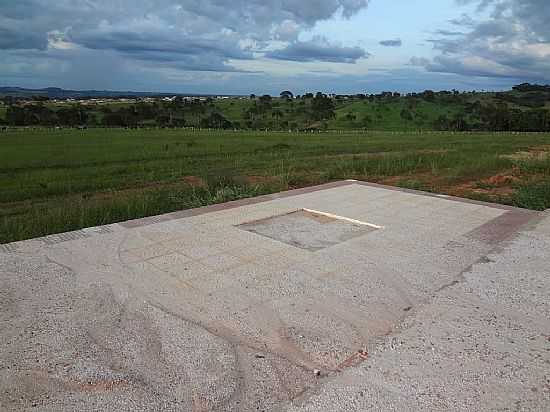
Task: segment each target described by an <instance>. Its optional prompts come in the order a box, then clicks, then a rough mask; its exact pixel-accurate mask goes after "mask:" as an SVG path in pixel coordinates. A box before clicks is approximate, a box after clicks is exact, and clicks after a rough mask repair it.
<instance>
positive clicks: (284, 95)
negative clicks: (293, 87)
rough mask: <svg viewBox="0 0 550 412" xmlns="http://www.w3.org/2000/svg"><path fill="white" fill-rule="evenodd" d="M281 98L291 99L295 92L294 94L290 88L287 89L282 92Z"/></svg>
mask: <svg viewBox="0 0 550 412" xmlns="http://www.w3.org/2000/svg"><path fill="white" fill-rule="evenodd" d="M281 98H282V99H286V100H291V99H293V98H294V94H292V92H291V91H289V90H285V91H283V92H281Z"/></svg>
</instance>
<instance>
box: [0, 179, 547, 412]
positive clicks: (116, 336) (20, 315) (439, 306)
mask: <svg viewBox="0 0 550 412" xmlns="http://www.w3.org/2000/svg"><path fill="white" fill-rule="evenodd" d="M247 202H248V201H247ZM305 208H307V209H312V210H317V211H321V212H323V213H326V215H318V216H314V219H313V220H312V219H311V216H309V215H308V216H306V218H307V219H309V220H305V221H304V220H303V219H298V221H296V222H291V223H288V222H287V221H286V220H285V221H283V224H273V221H272V222H271V223H272V224H270V225H269V226H268V227H267V228H263V229H262V231H264V233H263V234H261V235H260V234H256V233H251V232H250V231H247V230H244V229H246V227H242V226H241V225H243V224H247V223H250V222H256V223H257V222H264V223H265V222H266V221H265V219H269V218H272V217H273V216H276V217H277V216H288V215H287V214H288V213H292V212H296V211H297V210H301V209H305ZM184 212H185V213H183V214H184V215H185V216H182V214H174V215H164V216H160V217H154V218H148V219H144V220H142V221H133V222H124V223H122V224H115V225H109V226H105V227H101V228H90V229H83V230H81V231H77V232H73V233H66V234H60V235H54V236H49V237H47V238H43V239H34V240H30V241H25V242H18V243H14V244H10V245H4V246H3V247H2V248H0V330H1V333H0V410H1V411H4V410H6V411H21V410H29V411H36V410H39V411H74V410H79V411H99V410H100V411H121V410H132V411H161V410H162V411H193V412H206V411H220V412H221V411H223V412H225V411H235V412H248V411H331V412H332V411H367V410H376V411H378V410H381V411H411V410H426V411H439V410H441V411H447V410H456V411H461V410H468V411H478V410H483V411H493V410H494V411H504V410H525V411H546V410H550V381H549V378H550V340H549V339H550V301H549V299H548V298H549V296H550V271H549V269H548V268H549V267H550V256H549V253H548V251H549V250H550V215H546V216H545V217H541V216H540V215H539V214H536V213H531V212H527V211H523V210H518V209H513V208H506V207H502V206H498V205H486V204H479V203H475V202H473V203H472V202H466V201H462V200H459V199H449V198H438V197H436V196H433V195H422V194H419V193H409V192H400V191H396V190H393V189H387V188H382V187H379V186H376V185H375V186H368V185H367V186H363V185H360V184H356V183H353V182H345V183H341V184H331V185H329V186H323V187H321V188H317V189H316V188H313V189H308V190H307V191H302V192H299V193H298V194H296V193H295V194H293V195H292V196H282V195H281V196H272V197H269V198H267V200H264V201H262V202H257V203H255V204H251V203H244V201H243V203H233V204H232V206H231V207H228V206H227V205H221V206H216V207H214V208H210V209H205V210H200V211H184ZM338 216H344V217H346V218H348V220H345V221H344V222H347V223H345V224H340V223H339V222H336V220H338V219H337V217H338ZM262 219H264V220H262ZM335 219H336V220H335ZM275 220H277V219H275ZM355 221H361V222H367V223H369V224H375V225H376V226H377V227H378V229H376V230H367V231H363V230H361V231H360V232H361V233H360V235H359V234H358V233H357V228H355V223H353V224H352V227H350V225H349V223H351V222H355ZM434 222H437V224H434ZM526 222H529V224H528V225H527V226H524V224H525V223H526ZM275 223H276V222H275ZM520 228H521V230H520ZM264 229H265V230H264ZM309 233H311V235H312V237H311V239H310V237H309V235H308V234H309ZM276 239H279V240H282V241H278V240H276ZM310 240H311V242H310ZM285 242H287V243H285ZM293 242H294V243H296V242H298V243H299V244H298V246H302V247H296V246H294V245H293V244H294V243H293ZM288 243H291V244H288Z"/></svg>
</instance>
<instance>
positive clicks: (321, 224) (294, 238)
mask: <svg viewBox="0 0 550 412" xmlns="http://www.w3.org/2000/svg"><path fill="white" fill-rule="evenodd" d="M238 227H239V228H241V229H243V230H246V231H249V232H252V233H257V234H259V235H262V236H265V237H268V238H270V239H274V240H278V241H280V242H283V243H286V244H288V245H292V246H296V247H299V248H301V249H306V250H310V251H317V250H321V249H325V248H327V247H329V246H333V245H337V244H338V243H342V242H345V241H346V240H349V239H353V238H356V237H359V236H363V235H365V234H367V233H370V232H373V231H375V230H377V229H381V227H380V226H376V225H372V224H370V223H365V222H360V221H357V220H353V219H348V218H345V217H341V216H335V215H331V214H329V213H323V212H318V211H315V210H309V209H302V210H297V211H295V212H291V213H287V214H285V215H279V216H272V217H268V218H265V219H260V220H256V221H253V222H247V223H243V224H241V225H238Z"/></svg>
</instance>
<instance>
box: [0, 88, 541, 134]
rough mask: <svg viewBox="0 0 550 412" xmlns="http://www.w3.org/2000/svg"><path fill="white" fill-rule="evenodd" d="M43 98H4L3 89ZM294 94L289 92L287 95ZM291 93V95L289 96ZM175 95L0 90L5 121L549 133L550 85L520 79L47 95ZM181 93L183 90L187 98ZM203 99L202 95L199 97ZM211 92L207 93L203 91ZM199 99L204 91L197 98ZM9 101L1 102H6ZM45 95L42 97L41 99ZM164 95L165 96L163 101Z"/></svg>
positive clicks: (1, 114) (13, 123)
mask: <svg viewBox="0 0 550 412" xmlns="http://www.w3.org/2000/svg"><path fill="white" fill-rule="evenodd" d="M3 91H4V92H8V93H27V95H26V96H28V97H32V96H35V97H36V96H43V97H42V98H36V99H34V100H37V101H34V102H32V101H29V100H33V99H29V98H28V97H27V98H26V99H21V98H19V99H21V100H24V101H21V102H14V100H17V98H15V97H13V96H12V97H4V98H3V99H2V98H1V93H2V92H3ZM289 93H290V92H289ZM291 95H292V94H291ZM83 96H86V97H88V98H90V97H99V98H105V97H117V96H118V97H124V96H126V97H131V96H134V97H136V96H157V97H162V96H173V95H170V94H169V95H158V94H156V95H155V94H152V93H136V92H115V91H104V92H101V91H78V92H75V91H69V90H63V89H53V88H51V89H41V90H28V89H20V88H0V125H8V126H40V125H42V126H80V125H82V126H90V127H101V126H107V127H151V126H153V127H184V126H186V127H199V128H216V129H218V128H226V129H227V128H234V129H251V130H266V129H269V130H287V131H288V130H310V131H313V130H327V129H329V130H330V129H331V130H365V129H369V130H391V131H409V130H453V131H526V132H542V131H550V86H547V85H533V84H527V83H524V84H521V85H518V86H515V87H514V88H513V89H512V90H508V91H503V92H463V93H461V92H459V91H457V90H452V91H439V92H434V91H431V90H426V91H424V92H422V93H409V94H406V95H401V94H400V93H393V92H383V93H379V94H370V95H366V94H357V95H348V96H344V95H336V96H335V95H325V94H322V93H317V94H315V95H314V94H312V93H307V94H304V95H303V96H292V97H288V96H287V95H285V96H282V97H275V98H273V97H271V96H268V95H264V96H260V97H257V96H254V95H251V96H249V97H247V98H242V97H234V98H220V99H216V98H213V99H194V98H193V99H184V98H180V99H158V100H159V101H156V102H154V103H146V102H138V103H136V104H134V103H129V102H126V101H116V100H117V99H116V98H115V99H113V100H108V101H103V102H79V103H74V102H73V101H56V102H54V101H50V100H48V99H55V98H57V99H60V98H68V97H75V98H84V97H83ZM181 96H183V95H181ZM195 96H197V95H195ZM205 96H206V95H205ZM197 97H198V96H197ZM2 100H4V101H7V102H6V104H1V101H2ZM38 100H40V101H38ZM164 100H166V101H164Z"/></svg>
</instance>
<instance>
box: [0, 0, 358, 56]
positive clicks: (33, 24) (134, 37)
mask: <svg viewBox="0 0 550 412" xmlns="http://www.w3.org/2000/svg"><path fill="white" fill-rule="evenodd" d="M367 3H368V0H316V1H299V2H298V1H294V0H201V1H196V0H156V1H152V0H56V1H51V0H17V1H2V2H0V30H2V34H3V36H2V43H1V44H2V47H3V48H4V49H21V48H45V45H47V43H48V33H50V32H51V31H59V32H62V33H65V32H67V31H68V30H70V40H71V41H73V42H75V43H77V44H78V45H81V46H84V47H92V48H95V49H112V50H118V51H122V52H125V51H129V52H131V53H136V52H137V51H138V50H139V48H140V46H139V45H138V44H137V43H141V44H142V46H141V48H142V49H143V50H144V51H145V52H151V51H155V52H162V51H163V50H162V49H164V48H168V50H167V52H168V53H178V52H180V51H179V50H177V49H178V44H181V48H182V50H183V51H182V52H181V54H183V55H188V52H189V51H193V50H192V49H195V50H196V49H197V47H196V46H198V47H203V46H204V47H205V48H207V49H208V52H209V53H211V54H219V56H220V60H222V61H224V60H226V59H228V58H244V57H245V56H246V51H245V50H241V51H239V50H238V49H244V47H243V46H242V42H243V41H244V40H248V41H256V42H266V41H270V40H273V39H276V38H281V37H283V38H284V39H285V40H295V39H296V38H297V35H298V34H299V32H300V31H301V30H303V29H306V28H309V27H312V26H313V25H314V24H315V23H317V22H318V21H321V20H326V19H329V18H331V17H332V16H334V15H335V14H336V13H338V12H341V13H342V15H344V16H347V17H349V16H352V15H353V14H355V13H357V12H358V11H359V10H361V9H362V8H364V7H366V6H367ZM139 37H140V38H139ZM217 42H219V43H220V44H219V47H215V43H217ZM157 43H158V44H157ZM225 50H229V52H227V53H226V52H225Z"/></svg>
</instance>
